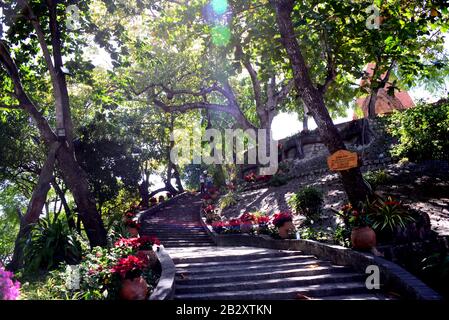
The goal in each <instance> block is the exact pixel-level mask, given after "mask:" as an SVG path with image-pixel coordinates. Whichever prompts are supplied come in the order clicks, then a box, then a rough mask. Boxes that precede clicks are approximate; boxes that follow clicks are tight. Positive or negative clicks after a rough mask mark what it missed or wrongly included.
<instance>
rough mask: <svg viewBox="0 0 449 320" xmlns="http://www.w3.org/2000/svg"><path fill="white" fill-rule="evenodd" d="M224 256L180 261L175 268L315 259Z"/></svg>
mask: <svg viewBox="0 0 449 320" xmlns="http://www.w3.org/2000/svg"><path fill="white" fill-rule="evenodd" d="M225 258H226V257H223V261H211V262H182V263H177V264H176V268H197V267H198V268H209V267H216V266H220V267H223V266H231V265H236V264H240V265H241V264H244V265H245V266H248V265H255V264H261V263H270V262H273V261H276V262H278V263H280V264H281V263H283V262H289V261H298V260H305V259H315V256H311V255H290V256H279V257H275V258H274V259H273V257H266V258H254V259H252V258H251V257H241V258H240V259H238V260H229V261H228V260H227V259H225Z"/></svg>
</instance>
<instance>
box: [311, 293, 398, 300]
mask: <svg viewBox="0 0 449 320" xmlns="http://www.w3.org/2000/svg"><path fill="white" fill-rule="evenodd" d="M316 300H394V299H391V298H389V297H387V296H385V295H383V294H380V293H375V292H373V293H359V294H348V295H340V296H326V297H321V298H316Z"/></svg>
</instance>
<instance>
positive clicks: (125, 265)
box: [111, 254, 148, 300]
mask: <svg viewBox="0 0 449 320" xmlns="http://www.w3.org/2000/svg"><path fill="white" fill-rule="evenodd" d="M147 268H148V258H147V257H146V256H145V255H139V254H138V255H130V256H127V257H125V258H121V259H119V260H118V262H117V264H116V265H114V266H113V267H112V269H111V272H112V273H116V274H118V275H120V277H121V288H120V292H119V294H120V298H121V299H124V300H145V299H146V298H147V295H148V284H147V281H146V280H145V278H144V277H143V276H142V274H143V272H144V271H145V270H146V269H147Z"/></svg>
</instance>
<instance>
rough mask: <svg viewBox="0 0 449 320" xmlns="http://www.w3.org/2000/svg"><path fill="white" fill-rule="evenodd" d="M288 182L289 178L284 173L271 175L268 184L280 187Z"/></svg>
mask: <svg viewBox="0 0 449 320" xmlns="http://www.w3.org/2000/svg"><path fill="white" fill-rule="evenodd" d="M287 182H288V180H287V178H286V177H285V176H284V175H280V174H275V175H274V176H272V177H271V179H270V181H268V184H269V185H270V186H272V187H280V186H283V185H284V184H286V183H287Z"/></svg>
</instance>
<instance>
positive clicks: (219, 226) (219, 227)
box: [212, 221, 226, 233]
mask: <svg viewBox="0 0 449 320" xmlns="http://www.w3.org/2000/svg"><path fill="white" fill-rule="evenodd" d="M212 229H213V230H214V231H215V232H216V233H222V232H224V231H225V230H226V223H225V222H223V221H215V222H212Z"/></svg>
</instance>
